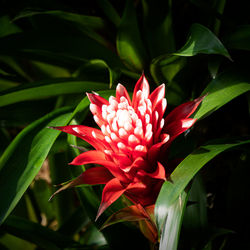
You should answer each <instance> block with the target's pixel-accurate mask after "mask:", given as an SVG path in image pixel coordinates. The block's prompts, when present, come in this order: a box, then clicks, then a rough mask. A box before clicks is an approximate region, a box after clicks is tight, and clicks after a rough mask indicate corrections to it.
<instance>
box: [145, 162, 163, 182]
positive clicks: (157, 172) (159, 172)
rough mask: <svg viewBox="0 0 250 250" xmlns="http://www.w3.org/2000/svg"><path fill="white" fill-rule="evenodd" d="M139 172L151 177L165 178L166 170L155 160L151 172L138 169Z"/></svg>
mask: <svg viewBox="0 0 250 250" xmlns="http://www.w3.org/2000/svg"><path fill="white" fill-rule="evenodd" d="M140 173H142V174H144V175H147V176H149V177H151V178H153V179H161V180H166V171H165V168H164V167H163V166H162V164H161V163H160V162H157V167H156V170H155V171H154V172H153V173H147V172H145V171H143V170H142V171H140Z"/></svg>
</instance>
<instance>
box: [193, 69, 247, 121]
mask: <svg viewBox="0 0 250 250" xmlns="http://www.w3.org/2000/svg"><path fill="white" fill-rule="evenodd" d="M249 90H250V76H249V74H248V73H247V74H246V72H241V71H239V70H238V71H235V70H231V71H230V72H225V73H223V74H221V75H220V76H218V77H217V78H216V79H214V80H212V81H211V82H210V83H209V84H208V86H207V87H206V89H205V90H204V91H203V93H202V94H203V95H205V94H207V96H206V97H205V98H204V100H203V101H202V103H201V104H200V107H199V108H198V111H197V112H196V113H195V115H194V118H196V119H202V118H204V117H206V116H208V115H209V114H211V113H212V112H214V111H215V110H217V109H219V108H220V107H221V106H223V105H225V104H226V103H228V102H229V101H231V100H232V99H234V98H235V97H237V96H239V95H241V94H243V93H245V92H247V91H249Z"/></svg>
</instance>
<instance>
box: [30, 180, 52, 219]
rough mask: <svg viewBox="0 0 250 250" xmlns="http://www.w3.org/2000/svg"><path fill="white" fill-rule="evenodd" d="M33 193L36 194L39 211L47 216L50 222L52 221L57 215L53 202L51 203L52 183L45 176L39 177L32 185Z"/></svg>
mask: <svg viewBox="0 0 250 250" xmlns="http://www.w3.org/2000/svg"><path fill="white" fill-rule="evenodd" d="M31 190H32V193H33V195H34V198H35V201H36V204H37V206H38V207H39V211H40V212H41V213H42V214H44V215H45V216H46V219H47V221H48V222H50V221H52V219H53V218H54V217H55V211H54V209H53V206H52V203H49V202H48V200H49V197H50V196H51V194H52V193H51V187H50V184H49V183H48V182H47V181H46V180H45V179H43V178H39V179H38V180H36V181H35V182H34V184H33V185H32V186H31Z"/></svg>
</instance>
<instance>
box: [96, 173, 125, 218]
mask: <svg viewBox="0 0 250 250" xmlns="http://www.w3.org/2000/svg"><path fill="white" fill-rule="evenodd" d="M125 191H126V188H125V187H123V186H122V185H121V183H120V181H119V180H118V179H117V178H114V179H112V180H110V181H109V182H108V183H107V184H106V185H105V187H104V189H103V192H102V201H101V205H100V207H99V209H98V212H97V216H96V220H97V219H98V218H99V216H100V215H101V214H102V213H103V212H104V211H105V210H106V209H107V208H108V207H109V206H110V205H111V204H112V203H113V202H115V201H116V200H117V199H118V198H119V197H120V196H121V195H122V194H123V193H124V192H125Z"/></svg>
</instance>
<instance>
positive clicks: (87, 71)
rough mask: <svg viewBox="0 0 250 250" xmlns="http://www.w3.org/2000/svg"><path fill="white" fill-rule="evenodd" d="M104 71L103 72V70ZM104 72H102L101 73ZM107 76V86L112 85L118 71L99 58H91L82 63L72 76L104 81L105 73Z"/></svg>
mask: <svg viewBox="0 0 250 250" xmlns="http://www.w3.org/2000/svg"><path fill="white" fill-rule="evenodd" d="M103 71H104V72H103ZM103 73H104V74H103ZM105 73H108V76H109V87H110V88H111V87H112V84H113V82H115V81H116V79H117V78H118V75H119V73H118V72H117V71H115V70H114V69H112V68H110V67H109V65H108V64H107V63H106V62H105V61H103V60H100V59H93V60H90V61H88V62H87V63H85V64H84V65H82V66H81V67H80V68H79V69H78V70H77V71H76V72H74V74H73V76H76V77H80V78H81V79H85V78H86V80H91V79H92V78H93V80H97V81H98V80H99V78H100V80H101V81H104V79H105V76H106V74H105Z"/></svg>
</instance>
